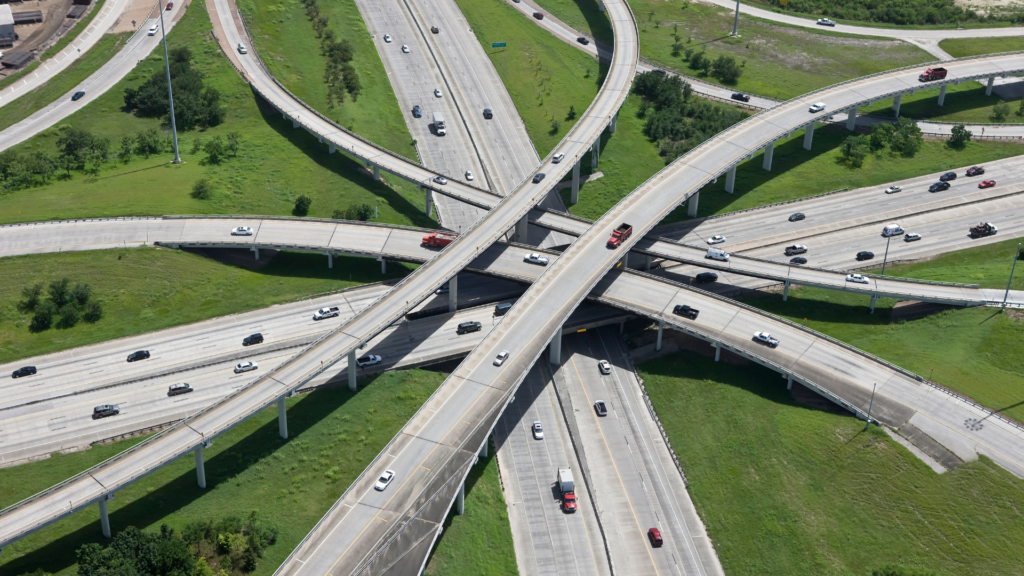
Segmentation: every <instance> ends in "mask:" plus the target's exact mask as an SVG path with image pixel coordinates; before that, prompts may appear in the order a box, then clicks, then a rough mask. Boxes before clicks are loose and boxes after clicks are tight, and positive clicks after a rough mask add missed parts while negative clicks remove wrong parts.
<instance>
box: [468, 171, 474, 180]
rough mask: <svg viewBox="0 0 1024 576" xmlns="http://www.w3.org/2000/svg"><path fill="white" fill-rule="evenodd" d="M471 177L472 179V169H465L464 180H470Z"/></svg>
mask: <svg viewBox="0 0 1024 576" xmlns="http://www.w3.org/2000/svg"><path fill="white" fill-rule="evenodd" d="M472 179H473V171H472V170H466V180H472Z"/></svg>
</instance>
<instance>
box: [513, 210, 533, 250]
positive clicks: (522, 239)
mask: <svg viewBox="0 0 1024 576" xmlns="http://www.w3.org/2000/svg"><path fill="white" fill-rule="evenodd" d="M529 223H530V217H529V215H526V216H523V217H522V218H520V219H519V222H516V233H515V235H514V238H515V242H519V243H520V244H525V243H526V226H527V224H529Z"/></svg>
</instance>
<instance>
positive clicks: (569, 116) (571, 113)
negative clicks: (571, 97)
mask: <svg viewBox="0 0 1024 576" xmlns="http://www.w3.org/2000/svg"><path fill="white" fill-rule="evenodd" d="M565 119H566V120H569V121H572V120H575V119H576V107H575V106H573V105H572V104H570V105H569V113H568V114H566V115H565Z"/></svg>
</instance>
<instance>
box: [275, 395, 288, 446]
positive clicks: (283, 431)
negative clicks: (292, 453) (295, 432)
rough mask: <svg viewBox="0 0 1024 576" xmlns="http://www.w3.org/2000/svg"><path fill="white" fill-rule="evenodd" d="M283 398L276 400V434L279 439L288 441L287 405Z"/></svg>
mask: <svg viewBox="0 0 1024 576" xmlns="http://www.w3.org/2000/svg"><path fill="white" fill-rule="evenodd" d="M285 398H286V397H285V396H281V397H280V398H278V399H277V433H278V434H280V435H281V438H284V439H285V440H287V439H288V405H287V403H286V402H285Z"/></svg>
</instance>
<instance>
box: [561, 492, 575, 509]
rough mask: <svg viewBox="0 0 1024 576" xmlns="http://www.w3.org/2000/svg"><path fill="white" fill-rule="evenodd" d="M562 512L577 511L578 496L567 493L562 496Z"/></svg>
mask: <svg viewBox="0 0 1024 576" xmlns="http://www.w3.org/2000/svg"><path fill="white" fill-rule="evenodd" d="M562 511H563V512H575V511H576V495H575V494H573V493H572V492H566V493H565V494H562Z"/></svg>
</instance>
